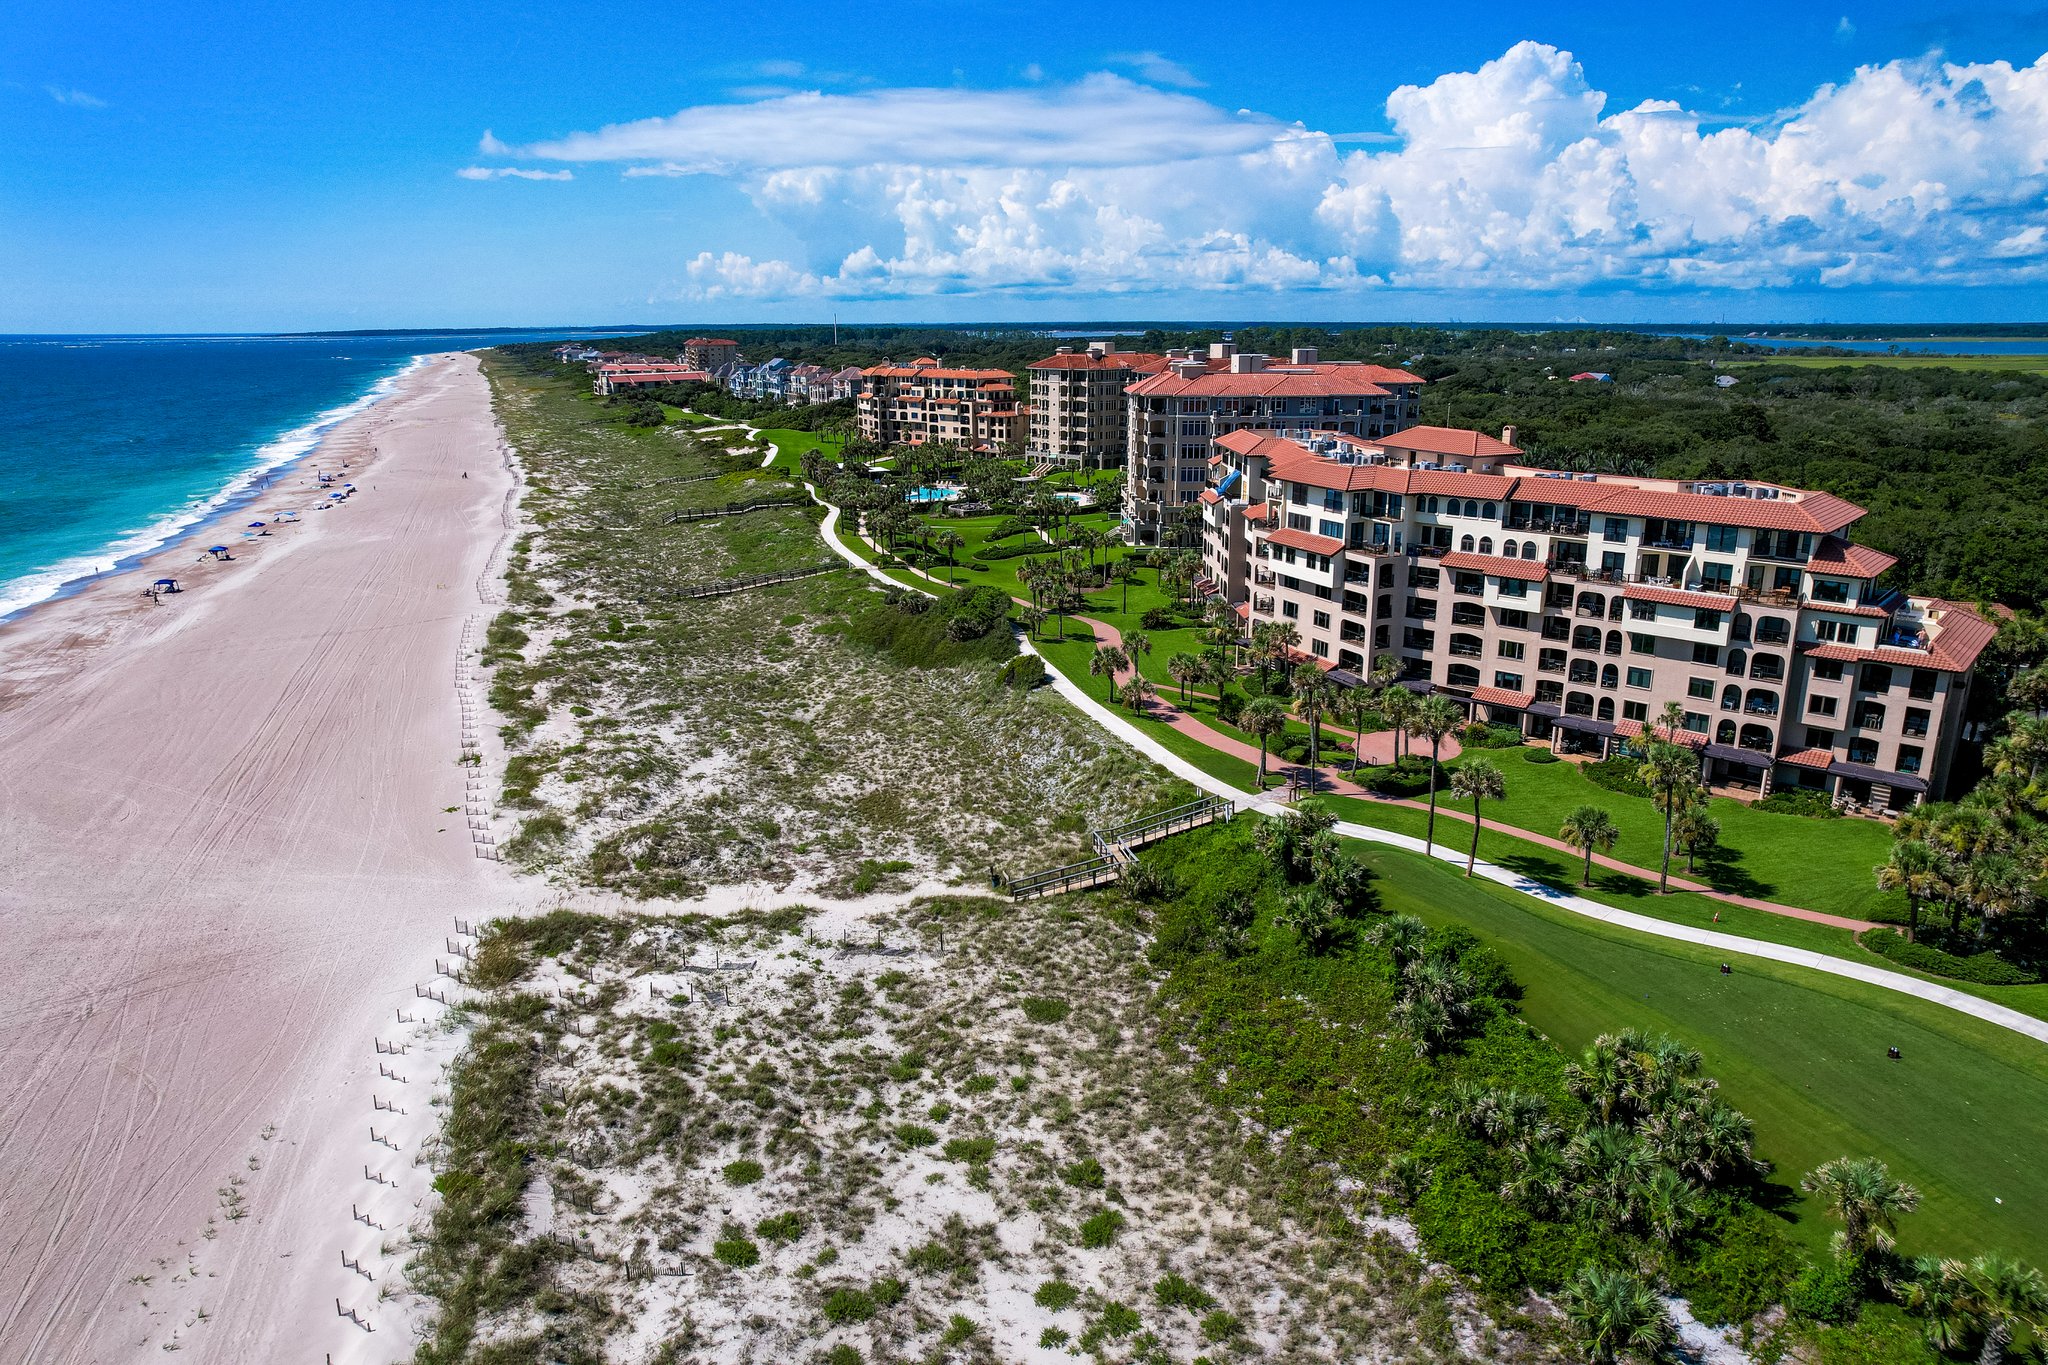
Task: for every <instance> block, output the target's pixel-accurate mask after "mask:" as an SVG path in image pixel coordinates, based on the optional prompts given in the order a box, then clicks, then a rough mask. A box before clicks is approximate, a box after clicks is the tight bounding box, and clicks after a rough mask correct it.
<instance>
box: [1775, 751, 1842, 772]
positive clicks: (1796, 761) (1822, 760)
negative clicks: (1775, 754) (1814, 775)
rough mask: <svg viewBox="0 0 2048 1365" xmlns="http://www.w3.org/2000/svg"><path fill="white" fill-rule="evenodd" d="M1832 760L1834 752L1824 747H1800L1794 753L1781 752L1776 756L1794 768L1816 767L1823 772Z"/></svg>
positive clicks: (1781, 761) (1779, 760) (1833, 759)
mask: <svg viewBox="0 0 2048 1365" xmlns="http://www.w3.org/2000/svg"><path fill="white" fill-rule="evenodd" d="M1834 761H1835V756H1834V754H1832V753H1830V752H1829V751H1828V750H1826V749H1801V750H1800V751H1799V752H1798V753H1796V754H1781V755H1780V756H1779V758H1778V762H1780V763H1789V764H1791V765H1792V766H1793V767H1795V768H1818V769H1820V770H1821V771H1823V772H1825V771H1827V767H1828V765H1829V764H1830V763H1833V762H1834Z"/></svg>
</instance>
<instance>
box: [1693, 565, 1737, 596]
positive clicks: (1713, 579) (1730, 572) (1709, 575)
mask: <svg viewBox="0 0 2048 1365" xmlns="http://www.w3.org/2000/svg"><path fill="white" fill-rule="evenodd" d="M1734 585H1735V566H1734V565H1732V564H1723V563H1720V562H1719V561H1717V560H1711V559H1710V560H1708V561H1707V562H1706V563H1705V564H1702V565H1701V566H1700V586H1701V587H1702V588H1719V589H1721V591H1723V592H1726V591H1728V590H1729V589H1730V588H1732V587H1733V586H1734Z"/></svg>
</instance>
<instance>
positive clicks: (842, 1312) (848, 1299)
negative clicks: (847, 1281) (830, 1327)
mask: <svg viewBox="0 0 2048 1365" xmlns="http://www.w3.org/2000/svg"><path fill="white" fill-rule="evenodd" d="M824 1312H825V1320H826V1321H827V1322H830V1323H835V1324H837V1325H839V1326H841V1327H846V1326H850V1325H852V1324H854V1323H857V1322H866V1321H867V1320H868V1319H869V1318H872V1317H873V1316H874V1315H875V1300H874V1296H873V1295H871V1294H869V1293H868V1291H867V1290H865V1289H856V1288H854V1287H853V1286H851V1285H842V1286H841V1287H840V1288H838V1289H835V1290H833V1291H832V1292H831V1293H829V1294H827V1295H826V1296H825V1306H824Z"/></svg>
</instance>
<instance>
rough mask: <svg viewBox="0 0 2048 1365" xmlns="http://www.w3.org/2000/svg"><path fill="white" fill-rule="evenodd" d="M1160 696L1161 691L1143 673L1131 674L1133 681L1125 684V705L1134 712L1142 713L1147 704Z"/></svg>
mask: <svg viewBox="0 0 2048 1365" xmlns="http://www.w3.org/2000/svg"><path fill="white" fill-rule="evenodd" d="M1158 695H1159V689H1158V688H1156V687H1154V686H1153V685H1152V681H1151V679H1149V678H1147V677H1146V676H1145V675H1144V674H1143V673H1133V674H1131V680H1130V681H1129V682H1127V683H1125V684H1124V705H1125V706H1127V707H1129V708H1130V709H1131V710H1132V711H1142V710H1144V709H1145V703H1146V702H1149V701H1151V700H1152V699H1153V698H1154V697H1156V696H1158Z"/></svg>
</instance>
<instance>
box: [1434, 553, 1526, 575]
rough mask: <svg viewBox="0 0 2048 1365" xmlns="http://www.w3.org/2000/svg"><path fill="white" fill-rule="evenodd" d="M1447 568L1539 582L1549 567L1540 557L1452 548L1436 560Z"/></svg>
mask: <svg viewBox="0 0 2048 1365" xmlns="http://www.w3.org/2000/svg"><path fill="white" fill-rule="evenodd" d="M1437 562H1438V563H1439V564H1442V565H1443V566H1444V567H1445V568H1447V569H1465V570H1468V571H1471V572H1477V573H1483V574H1491V575H1493V576H1494V577H1495V578H1519V579H1521V580H1522V581H1523V582H1524V583H1541V582H1542V581H1543V580H1544V579H1546V578H1548V577H1550V569H1549V567H1548V566H1547V565H1545V564H1544V562H1543V561H1542V560H1540V559H1509V558H1507V557H1506V556H1504V555H1475V554H1467V553H1466V552H1465V551H1463V550H1453V551H1451V552H1450V553H1449V554H1447V555H1445V556H1444V557H1443V558H1442V559H1440V560H1438V561H1437Z"/></svg>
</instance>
